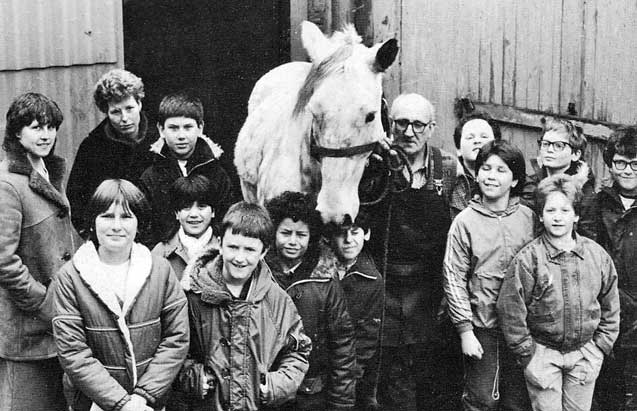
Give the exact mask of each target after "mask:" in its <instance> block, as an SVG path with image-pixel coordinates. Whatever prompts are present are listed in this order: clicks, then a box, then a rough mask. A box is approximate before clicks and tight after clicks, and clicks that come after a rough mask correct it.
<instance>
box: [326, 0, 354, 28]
mask: <svg viewBox="0 0 637 411" xmlns="http://www.w3.org/2000/svg"><path fill="white" fill-rule="evenodd" d="M353 22H354V19H352V1H351V0H332V32H335V31H337V30H341V29H342V28H343V27H344V26H345V25H346V24H348V23H353ZM357 28H358V27H357ZM359 33H360V32H359Z"/></svg>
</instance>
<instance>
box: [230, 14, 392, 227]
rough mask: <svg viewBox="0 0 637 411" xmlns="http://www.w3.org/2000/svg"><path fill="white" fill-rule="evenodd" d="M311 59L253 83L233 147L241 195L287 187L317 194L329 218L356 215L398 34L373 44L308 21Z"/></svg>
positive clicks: (263, 195) (250, 197) (304, 34)
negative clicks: (384, 75) (328, 33)
mask: <svg viewBox="0 0 637 411" xmlns="http://www.w3.org/2000/svg"><path fill="white" fill-rule="evenodd" d="M301 30H302V31H301V39H302V42H303V46H304V47H305V49H306V50H307V53H308V55H309V57H310V59H311V63H306V62H292V63H287V64H283V65H281V66H279V67H276V68H274V69H273V70H271V71H270V72H268V73H267V74H265V75H264V76H263V77H261V79H259V81H258V82H257V83H256V85H255V86H254V89H253V90H252V94H251V95H250V100H249V102H248V117H247V119H246V121H245V123H244V124H243V127H242V128H241V131H240V132H239V137H238V139H237V143H236V146H235V160H234V161H235V166H236V167H237V172H238V174H239V177H240V179H241V191H242V193H243V197H244V199H246V200H247V201H251V202H259V203H261V204H263V203H264V202H265V201H267V200H269V199H271V198H273V197H276V196H277V195H279V194H281V193H282V192H284V191H288V190H289V191H300V192H306V193H307V192H309V193H315V194H316V193H318V197H317V210H319V211H320V213H321V216H322V218H323V220H324V222H330V221H331V222H335V223H341V222H343V220H344V219H345V216H349V218H351V219H352V220H354V219H355V218H356V216H357V214H358V208H359V198H358V183H359V181H360V179H361V176H362V174H363V170H364V167H365V161H366V159H367V157H368V156H369V154H370V153H371V152H372V149H373V148H374V145H375V144H376V143H377V142H378V141H380V140H381V139H382V137H383V136H384V133H383V128H382V124H381V116H380V114H381V113H380V105H381V98H382V73H383V72H384V71H385V70H386V69H387V68H388V67H389V66H390V65H391V64H392V63H393V62H394V59H395V58H396V54H397V52H398V46H397V42H396V40H395V39H391V40H388V41H386V42H385V43H382V44H376V45H375V46H373V47H371V48H368V47H366V46H364V45H363V44H361V38H360V36H359V35H358V34H357V33H356V30H355V29H354V27H353V26H347V27H346V28H345V29H343V30H342V31H338V32H336V33H334V35H333V36H332V37H331V38H327V37H325V36H324V35H323V33H322V32H321V31H320V29H319V28H318V27H316V26H315V25H314V24H312V23H309V22H303V23H302V27H301Z"/></svg>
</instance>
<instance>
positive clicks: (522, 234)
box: [443, 197, 535, 334]
mask: <svg viewBox="0 0 637 411" xmlns="http://www.w3.org/2000/svg"><path fill="white" fill-rule="evenodd" d="M534 220H535V214H534V213H533V211H532V210H531V209H529V208H528V207H526V206H524V205H522V204H520V203H519V199H518V198H517V197H511V198H510V199H509V205H508V206H507V208H506V210H504V212H503V213H495V212H493V211H491V210H489V209H488V208H486V207H485V206H483V205H482V201H481V200H471V202H470V203H469V207H467V208H465V209H464V210H462V211H461V212H460V214H458V216H457V217H456V218H455V219H454V220H453V222H452V223H451V228H450V229H449V234H448V236H447V250H446V252H445V258H444V262H443V275H444V289H445V295H446V296H447V302H448V304H449V316H450V317H451V321H452V322H453V324H454V325H455V326H456V329H457V330H458V333H459V334H462V333H463V332H465V331H469V330H472V329H473V327H479V328H487V329H490V328H496V327H497V326H498V318H497V313H496V301H497V298H498V294H499V292H500V287H501V286H502V280H503V279H504V275H505V273H506V270H507V266H508V265H509V263H510V262H511V260H512V259H513V257H514V256H515V255H516V254H517V252H518V251H519V250H520V249H521V248H522V247H524V246H525V245H526V244H527V243H529V242H530V241H531V240H533V238H534Z"/></svg>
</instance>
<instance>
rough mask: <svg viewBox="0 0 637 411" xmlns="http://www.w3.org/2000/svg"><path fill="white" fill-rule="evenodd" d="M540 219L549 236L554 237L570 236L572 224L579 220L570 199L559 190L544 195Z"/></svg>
mask: <svg viewBox="0 0 637 411" xmlns="http://www.w3.org/2000/svg"><path fill="white" fill-rule="evenodd" d="M540 220H541V221H542V223H543V224H544V229H545V230H546V233H547V234H548V235H549V237H552V238H555V239H561V238H570V236H571V235H572V234H573V225H574V224H575V223H576V222H577V221H578V220H579V216H577V215H576V214H575V210H574V209H573V204H572V203H571V200H569V199H568V197H566V196H565V195H564V193H560V192H557V191H555V192H552V193H550V194H549V195H548V196H547V197H546V203H545V204H544V209H543V210H542V217H540Z"/></svg>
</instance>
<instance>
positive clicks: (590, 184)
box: [522, 119, 595, 208]
mask: <svg viewBox="0 0 637 411" xmlns="http://www.w3.org/2000/svg"><path fill="white" fill-rule="evenodd" d="M537 143H538V149H539V155H538V157H537V159H534V160H531V165H532V167H533V168H532V169H533V174H531V175H529V176H527V181H526V183H525V185H524V191H523V193H522V203H523V204H525V205H527V206H529V207H531V208H534V205H535V188H536V187H537V185H538V183H539V182H540V181H541V180H542V179H544V178H546V177H548V176H552V175H554V174H560V173H564V174H568V175H570V176H573V178H574V180H575V183H576V184H577V185H578V186H579V188H580V189H581V190H582V192H583V193H584V196H585V198H586V199H590V198H592V196H593V194H594V189H595V177H594V176H593V173H592V171H591V169H590V167H589V166H588V164H587V163H586V162H585V161H584V160H583V156H584V152H585V151H586V137H585V136H584V134H583V133H582V131H581V129H580V128H579V127H577V126H575V124H573V122H571V121H569V120H561V119H555V120H550V121H549V122H548V123H547V124H546V127H545V130H544V135H543V136H542V138H540V139H539V140H538V142H537ZM584 202H586V200H585V201H584Z"/></svg>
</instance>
